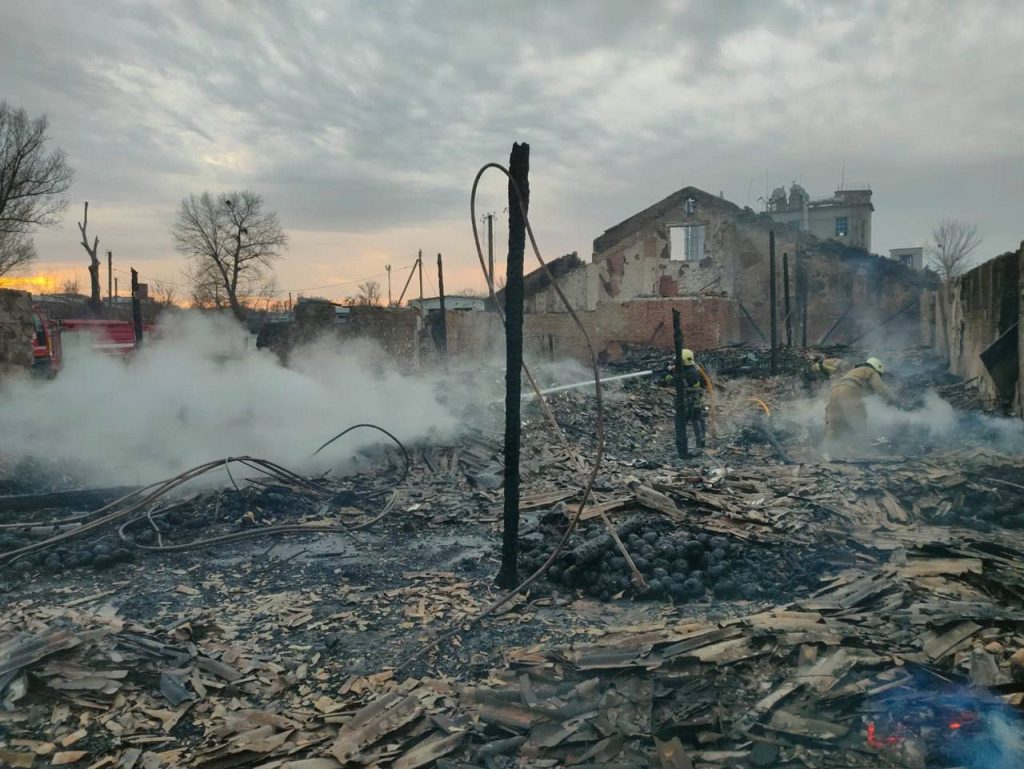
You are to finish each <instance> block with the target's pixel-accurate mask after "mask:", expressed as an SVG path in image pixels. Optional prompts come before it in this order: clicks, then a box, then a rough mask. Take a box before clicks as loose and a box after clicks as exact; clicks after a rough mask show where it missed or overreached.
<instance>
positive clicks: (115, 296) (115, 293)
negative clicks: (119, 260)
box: [114, 278, 120, 299]
mask: <svg viewBox="0 0 1024 769" xmlns="http://www.w3.org/2000/svg"><path fill="white" fill-rule="evenodd" d="M114 298H115V299H119V298H120V296H119V295H118V293H117V278H114Z"/></svg>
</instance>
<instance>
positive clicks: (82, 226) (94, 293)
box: [78, 200, 103, 312]
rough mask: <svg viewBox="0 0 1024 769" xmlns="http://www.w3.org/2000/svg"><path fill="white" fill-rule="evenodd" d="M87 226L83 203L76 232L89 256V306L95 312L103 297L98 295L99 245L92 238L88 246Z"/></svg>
mask: <svg viewBox="0 0 1024 769" xmlns="http://www.w3.org/2000/svg"><path fill="white" fill-rule="evenodd" d="M88 226H89V201H88V200H87V201H85V212H84V213H83V214H82V221H80V222H79V223H78V230H79V232H81V233H82V248H84V249H85V252H86V253H87V254H89V306H90V307H91V308H92V309H93V312H96V311H98V310H99V309H100V307H101V306H102V304H103V296H102V294H101V293H100V291H101V290H100V260H99V258H98V257H97V256H96V251H97V249H98V248H99V245H100V239H99V238H93V241H92V245H91V246H90V245H89V236H88V235H87V234H86V228H87V227H88Z"/></svg>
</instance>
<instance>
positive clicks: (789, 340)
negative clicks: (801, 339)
mask: <svg viewBox="0 0 1024 769" xmlns="http://www.w3.org/2000/svg"><path fill="white" fill-rule="evenodd" d="M782 311H783V312H784V313H785V318H786V347H792V346H793V308H792V307H791V306H790V304H789V253H788V252H786V251H783V252H782Z"/></svg>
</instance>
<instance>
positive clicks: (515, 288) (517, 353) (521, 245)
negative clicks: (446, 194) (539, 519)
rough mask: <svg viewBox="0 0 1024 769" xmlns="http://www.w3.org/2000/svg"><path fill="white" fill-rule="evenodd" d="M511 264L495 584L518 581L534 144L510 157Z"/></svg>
mask: <svg viewBox="0 0 1024 769" xmlns="http://www.w3.org/2000/svg"><path fill="white" fill-rule="evenodd" d="M508 168H509V175H510V177H511V178H510V179H509V183H508V264H507V266H506V277H505V505H504V518H503V526H504V528H503V533H502V543H501V570H500V571H499V572H498V576H497V578H496V580H495V582H496V583H497V584H498V586H499V587H504V588H513V587H515V586H516V585H517V584H518V583H519V575H518V570H517V568H516V561H517V558H518V551H519V447H520V438H521V429H522V427H521V424H520V405H521V395H522V369H523V256H524V254H525V252H526V212H527V210H528V209H529V205H530V179H529V177H530V145H529V144H525V143H523V144H519V143H516V144H513V145H512V154H511V156H510V157H509V164H508Z"/></svg>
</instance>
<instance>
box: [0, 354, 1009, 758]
mask: <svg viewBox="0 0 1024 769" xmlns="http://www.w3.org/2000/svg"><path fill="white" fill-rule="evenodd" d="M729 354H730V355H734V356H735V357H736V361H739V363H742V360H743V356H744V355H747V354H748V351H743V350H735V351H732V352H731V353H729ZM723 356H724V354H723ZM723 360H729V359H728V357H727V356H724V357H723ZM739 363H736V365H739ZM926 373H927V372H926ZM922 376H924V375H922ZM928 376H931V374H928ZM803 388H804V382H803V381H802V380H801V379H799V378H797V377H788V378H786V377H776V378H771V377H768V378H745V379H732V380H730V379H727V378H725V377H722V376H720V375H716V397H718V398H719V400H718V403H717V406H718V409H717V413H716V417H717V419H718V422H717V425H716V427H717V429H718V435H717V437H716V438H714V439H713V440H711V441H710V442H709V446H708V448H707V450H706V451H704V452H702V453H700V454H698V455H696V456H695V457H691V458H690V459H688V460H685V461H679V460H678V459H677V458H676V457H675V448H674V442H673V419H672V417H673V394H672V391H671V389H669V388H664V387H660V386H658V385H657V384H656V382H655V381H654V379H647V380H630V381H629V382H628V383H626V384H625V385H623V386H620V387H614V388H609V389H608V391H607V393H608V397H607V398H606V405H607V410H606V419H605V430H606V435H607V446H606V453H605V459H604V461H603V462H602V465H601V467H600V468H599V473H598V476H597V480H596V483H595V485H594V490H593V494H592V495H591V496H589V497H588V498H587V499H586V500H585V504H583V503H584V500H583V499H582V498H581V488H582V486H583V483H584V479H585V478H586V477H587V474H588V470H589V467H590V465H589V462H590V461H591V459H592V456H593V454H592V452H593V449H594V446H595V443H594V441H595V437H594V432H595V430H594V416H595V414H594V401H593V398H592V397H591V396H590V395H589V394H587V393H585V392H583V391H579V392H577V391H568V392H561V393H558V394H556V395H554V396H553V397H552V398H551V399H550V402H551V406H552V409H553V410H554V411H555V413H556V415H557V417H558V420H559V423H560V424H561V425H562V429H563V430H564V438H563V436H560V435H558V434H556V433H555V432H554V430H553V429H552V428H551V427H550V426H549V425H548V424H547V423H546V421H545V420H544V418H543V415H542V414H541V413H540V411H539V410H538V409H536V408H535V407H527V408H526V409H525V410H524V417H525V420H526V425H525V427H524V446H523V455H522V477H523V493H522V496H521V499H520V512H521V516H522V526H521V528H520V532H521V551H522V560H521V563H520V571H521V573H523V574H524V575H525V574H526V573H528V572H532V571H533V570H534V569H536V568H537V567H539V566H540V564H541V563H542V562H543V561H544V560H546V558H547V557H548V556H549V555H550V554H551V552H552V550H553V548H554V547H555V544H556V543H557V542H558V541H559V540H560V539H561V537H562V535H563V534H564V533H565V531H566V528H567V526H568V525H569V522H570V520H572V519H573V518H575V516H576V514H577V512H579V523H578V526H577V528H576V529H575V531H574V533H573V534H572V536H571V537H570V539H569V540H568V543H567V546H566V547H565V549H564V550H562V551H561V552H560V554H559V556H558V558H557V559H556V561H555V563H554V566H553V567H552V569H551V570H550V571H549V572H548V574H547V582H546V583H543V584H539V585H534V587H532V588H531V589H530V591H529V592H528V593H525V594H523V595H518V596H515V597H514V598H513V599H512V600H510V601H509V602H508V604H503V605H502V608H501V610H500V611H495V612H494V613H493V614H488V615H486V616H485V617H484V618H483V619H482V620H480V621H475V620H476V618H478V617H479V616H480V615H481V613H482V612H483V611H484V610H485V607H488V606H493V605H494V601H495V600H496V598H498V595H499V594H498V591H497V589H496V588H495V587H494V585H493V576H494V574H495V572H496V570H497V566H498V560H497V557H496V553H497V548H496V545H497V543H498V541H499V539H500V528H501V513H502V504H501V503H502V490H501V484H502V458H501V444H500V442H499V441H497V440H496V439H495V438H494V436H493V435H488V434H486V433H484V432H479V433H467V435H465V436H464V438H463V439H462V440H461V441H459V442H456V443H455V444H454V445H420V446H414V447H409V449H408V452H406V450H405V449H404V447H403V449H402V451H401V453H399V452H396V451H394V450H393V449H391V448H388V449H386V450H381V451H380V452H363V453H361V455H360V462H359V463H358V464H357V470H358V472H356V473H354V474H352V475H349V476H346V477H340V476H336V475H335V474H325V475H320V476H312V477H310V476H302V475H299V474H297V473H294V472H291V471H289V470H286V469H285V468H280V467H276V466H274V465H272V463H266V462H265V461H263V460H254V459H252V458H244V459H245V460H246V461H248V462H250V464H248V465H245V464H243V466H244V467H245V468H247V469H245V470H242V471H241V472H234V471H232V472H231V473H230V474H228V473H225V474H224V475H219V476H217V477H219V478H226V482H225V483H224V484H222V485H223V486H224V488H223V489H210V488H209V487H206V488H205V490H203V491H200V492H191V493H189V494H186V495H180V494H179V495H172V494H170V493H166V494H165V493H164V491H163V490H166V491H168V492H169V491H170V487H171V486H172V485H173V484H174V483H175V482H176V479H169V480H168V481H167V482H165V484H164V485H163V486H159V487H158V488H157V490H156V491H153V490H150V491H145V490H138V491H132V490H110V491H108V492H106V493H105V494H104V495H103V496H102V498H90V497H89V496H88V492H82V491H60V490H58V489H60V488H62V484H63V482H62V481H61V482H58V480H57V479H55V480H54V483H53V484H52V488H51V487H50V486H48V485H47V483H46V482H45V478H38V479H37V478H33V479H32V482H31V483H30V484H26V485H23V486H20V487H19V486H17V483H14V484H12V485H10V486H5V487H2V488H5V489H10V490H17V491H18V494H19V495H20V496H16V497H15V496H8V497H4V498H0V591H2V593H3V598H4V601H5V610H4V612H2V613H0V764H3V765H11V766H17V767H22V766H28V767H32V766H43V765H55V766H61V765H74V766H79V767H84V768H87V769H106V768H107V767H110V768H111V769H121V768H122V767H123V768H124V769H164V767H174V766H190V767H205V768H206V769H228V768H229V767H259V769H288V767H292V768H293V769H341V767H361V766H365V767H382V768H384V769H417V767H431V766H436V767H439V768H440V769H506V767H512V766H518V767H523V769H533V768H534V767H536V769H541V768H542V767H543V768H550V767H553V766H568V765H573V766H575V765H584V766H586V765H596V766H605V767H616V768H617V769H633V767H636V769H640V768H641V767H647V766H662V767H672V769H752V768H753V767H773V766H803V767H812V769H825V768H826V767H829V768H830V767H851V768H859V767H863V769H869V768H870V769H876V767H879V766H900V767H907V768H908V769H921V768H922V767H939V768H947V769H952V768H953V767H971V769H974V767H976V766H984V767H985V769H991V767H1003V766H1020V765H1024V749H1022V741H1021V735H1022V734H1024V723H1022V722H1021V712H1022V705H1024V546H1022V545H1021V544H1020V543H1019V542H1018V537H1016V534H1015V531H1014V530H1019V529H1020V528H1021V527H1022V526H1024V512H1022V510H1024V482H1022V478H1024V460H1022V459H1021V458H1020V457H1019V456H1012V455H1006V454H1002V453H999V452H998V451H994V450H991V449H977V448H975V449H968V448H965V447H966V446H969V445H970V443H971V440H974V438H972V439H971V440H966V439H965V440H963V441H961V442H960V444H959V445H958V446H957V449H956V450H947V449H943V450H938V449H937V448H936V447H935V445H934V444H928V442H927V438H926V436H922V435H919V434H912V435H909V436H908V438H907V440H908V441H910V442H911V443H913V444H915V445H916V446H930V450H929V451H928V452H924V451H921V450H918V449H917V448H915V450H914V451H913V452H906V451H903V449H904V448H905V447H904V446H903V445H901V444H899V443H895V442H888V443H879V444H878V445H877V446H875V447H874V449H873V450H872V452H871V453H870V455H867V456H860V457H858V458H856V459H855V460H853V461H831V460H828V459H827V458H824V457H823V456H822V455H821V454H820V453H819V452H818V451H817V449H816V446H815V440H814V436H813V435H812V434H811V432H810V431H809V429H808V428H807V427H806V425H804V424H803V423H802V422H801V421H800V420H799V419H795V418H792V417H794V414H793V413H792V412H793V409H792V404H793V403H794V402H795V401H796V399H797V398H802V397H803V395H802V393H803ZM766 409H767V411H770V412H771V415H770V417H769V415H768V413H766ZM751 414H754V415H757V414H763V415H764V417H763V419H764V420H765V422H766V424H768V425H769V426H770V427H771V436H770V438H769V437H767V436H765V435H764V433H763V432H759V431H758V430H757V429H756V426H755V423H754V422H752V421H751V416H750V415H751ZM758 418H761V417H758ZM791 418H792V419H791ZM978 419H979V420H980V421H979V422H978V424H979V427H978V430H977V432H975V433H973V435H974V436H975V438H977V439H979V440H981V439H982V436H984V435H985V434H986V433H984V431H983V429H982V428H986V429H987V428H988V427H989V426H990V425H989V423H987V422H985V421H984V419H982V418H981V417H980V416H979V417H978ZM474 424H475V423H474ZM759 436H760V437H759ZM772 439H774V442H773V440H772ZM406 458H407V459H408V461H407V462H406ZM261 462H262V463H263V464H259V463H261ZM223 467H224V462H223V461H220V462H214V463H209V464H208V465H206V466H201V467H200V468H199V469H203V468H206V470H208V471H209V472H217V473H221V472H223ZM254 468H256V469H259V472H258V473H256V474H255V475H254V474H253V472H251V471H252V470H253V469H254ZM191 472H193V471H190V473H191ZM190 477H197V476H190ZM175 488H176V487H175ZM83 495H84V496H83ZM114 500H116V501H114ZM112 502H113V504H111V503H112ZM581 504H582V505H583V506H582V510H580V505H581ZM610 530H614V532H615V534H616V536H615V537H612V535H611V531H610ZM620 542H621V547H622V548H624V549H625V551H626V553H628V554H629V557H628V559H627V557H626V554H624V553H623V552H622V550H620V544H619V543H620ZM630 562H632V563H633V564H634V565H635V567H636V568H637V570H638V571H639V577H640V578H639V579H638V578H637V575H635V574H634V573H633V570H632V568H631V567H630ZM85 566H88V567H90V568H82V567H85ZM71 569H77V570H76V571H75V572H74V573H73V574H69V573H68V571H69V570H71ZM101 569H102V571H100V570H101ZM439 640H440V643H438V644H437V645H436V646H432V645H431V644H432V643H434V642H437V641H439ZM985 751H987V752H985ZM982 756H983V757H984V760H985V761H987V762H988V763H987V764H979V763H978V762H979V761H980V758H979V757H982Z"/></svg>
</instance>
